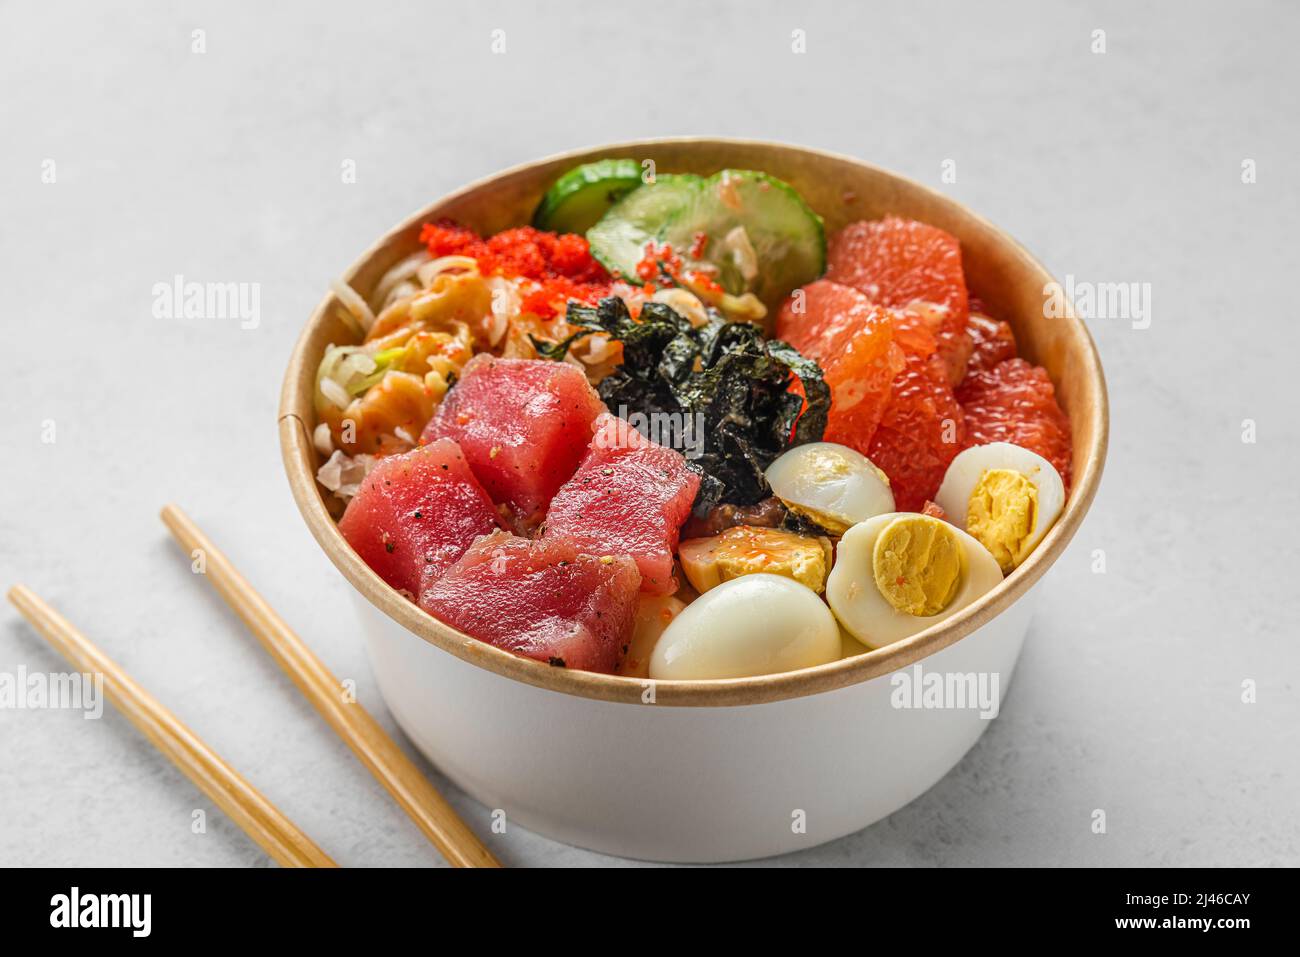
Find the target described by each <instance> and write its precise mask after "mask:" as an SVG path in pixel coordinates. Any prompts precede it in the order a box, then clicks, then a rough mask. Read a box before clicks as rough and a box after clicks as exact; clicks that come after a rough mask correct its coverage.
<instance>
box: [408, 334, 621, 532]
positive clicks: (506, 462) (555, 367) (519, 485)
mask: <svg viewBox="0 0 1300 957" xmlns="http://www.w3.org/2000/svg"><path fill="white" fill-rule="evenodd" d="M603 411H605V404H604V403H603V402H601V401H600V397H599V396H598V395H596V391H595V390H594V389H593V388H592V387H591V386H590V384H588V382H587V377H586V376H585V375H583V374H582V371H581V370H580V369H577V368H575V367H574V366H572V365H569V364H568V363H566V362H549V361H547V360H543V359H498V358H495V357H494V356H490V355H486V354H482V355H479V356H476V357H475V358H474V359H473V360H471V361H470V363H469V364H468V365H466V366H465V368H464V370H463V372H462V374H461V377H460V381H459V382H457V383H456V385H455V387H454V388H453V389H452V390H451V391H450V392H448V393H447V397H446V399H444V400H443V403H442V405H440V406H439V407H438V410H437V412H435V413H434V416H433V418H432V419H430V420H429V424H428V426H427V427H426V428H425V430H424V435H423V436H422V438H421V440H420V441H421V442H432V441H434V440H436V439H440V438H450V439H455V440H456V441H457V442H458V443H459V444H460V447H461V449H462V450H464V452H465V458H466V460H467V461H468V462H469V464H470V468H472V469H473V470H474V474H475V475H476V476H478V480H479V481H480V482H482V483H483V487H484V488H485V489H487V491H488V494H489V495H491V496H492V499H493V501H495V502H497V503H499V504H505V505H507V506H509V508H510V510H511V511H512V512H513V513H514V515H515V517H516V518H517V519H519V520H520V525H521V526H523V527H526V526H527V525H528V524H529V523H531V522H533V521H535V520H536V519H539V518H540V517H541V513H542V512H543V511H544V510H545V508H546V504H547V503H548V502H549V501H550V500H551V496H552V495H554V494H555V491H556V489H558V488H559V487H560V486H561V485H563V484H564V483H565V482H566V481H567V480H568V478H569V476H571V475H572V474H573V470H574V469H575V468H577V467H578V462H579V461H581V459H582V456H583V454H584V453H585V452H586V450H587V444H588V443H589V442H590V441H591V433H592V422H593V421H595V418H596V416H597V415H599V414H600V413H601V412H603Z"/></svg>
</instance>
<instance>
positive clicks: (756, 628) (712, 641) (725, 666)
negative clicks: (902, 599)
mask: <svg viewBox="0 0 1300 957" xmlns="http://www.w3.org/2000/svg"><path fill="white" fill-rule="evenodd" d="M839 657H840V631H839V626H838V625H837V624H836V623H835V616H834V615H833V614H831V611H830V609H829V608H827V607H826V605H825V604H823V602H822V600H821V599H820V598H818V597H817V594H816V593H815V592H814V591H813V590H812V589H811V588H808V587H807V586H805V585H801V584H799V583H798V582H796V581H794V580H793V579H790V578H785V577H783V576H781V575H771V574H767V573H759V574H755V575H744V576H742V577H740V578H733V579H731V580H730V581H725V582H723V583H722V584H720V585H718V586H717V587H715V588H711V589H709V590H708V591H707V592H705V593H704V594H703V595H701V596H700V597H699V598H697V599H695V601H693V602H691V603H690V604H689V605H687V606H686V608H685V609H684V610H683V611H682V612H681V613H680V614H678V615H677V616H676V617H675V618H674V619H673V620H672V622H671V623H670V624H669V625H668V627H667V628H666V629H664V632H663V634H662V635H661V636H660V638H659V641H658V642H657V643H656V644H655V648H654V652H653V653H652V654H651V655H650V677H651V678H653V679H656V680H661V681H670V680H676V679H700V678H748V677H753V676H756V675H770V674H777V673H779V672H783V671H794V670H796V669H798V668H810V667H812V666H813V665H820V664H825V663H827V662H830V661H837V660H838V659H839Z"/></svg>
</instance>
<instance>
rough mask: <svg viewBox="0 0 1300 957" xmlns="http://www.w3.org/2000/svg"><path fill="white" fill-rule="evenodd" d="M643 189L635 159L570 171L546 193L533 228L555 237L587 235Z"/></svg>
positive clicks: (601, 161) (617, 160)
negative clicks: (620, 202) (611, 210)
mask: <svg viewBox="0 0 1300 957" xmlns="http://www.w3.org/2000/svg"><path fill="white" fill-rule="evenodd" d="M640 185H641V165H640V164H639V163H638V162H637V161H636V160H633V159H603V160H597V161H596V162H594V163H585V164H583V165H582V166H578V167H575V168H574V169H571V170H569V171H568V172H567V173H565V174H564V175H563V176H561V177H560V178H559V179H557V180H556V181H555V184H554V185H553V186H552V187H551V188H550V189H548V190H547V191H546V195H545V196H543V197H542V201H541V202H540V203H538V204H537V209H536V210H535V211H534V212H533V225H534V226H536V227H537V228H538V229H546V230H550V231H552V232H556V233H585V232H586V231H587V230H588V229H590V228H591V227H592V226H594V225H595V224H596V221H597V220H598V219H600V217H602V216H604V215H605V211H606V210H607V209H609V208H610V207H611V206H613V205H614V203H616V202H618V200H620V199H621V198H623V197H624V196H626V195H627V194H628V193H630V192H632V190H634V189H636V188H637V187H638V186H640Z"/></svg>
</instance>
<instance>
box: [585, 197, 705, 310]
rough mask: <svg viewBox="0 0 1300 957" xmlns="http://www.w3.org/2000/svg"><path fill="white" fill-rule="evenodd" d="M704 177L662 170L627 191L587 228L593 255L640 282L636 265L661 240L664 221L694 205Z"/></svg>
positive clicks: (607, 265) (624, 277) (630, 278)
mask: <svg viewBox="0 0 1300 957" xmlns="http://www.w3.org/2000/svg"><path fill="white" fill-rule="evenodd" d="M703 184H704V180H703V179H702V178H701V177H699V176H695V175H693V174H691V173H660V174H659V175H658V176H656V177H655V181H654V182H653V183H645V184H643V185H641V186H638V187H637V188H636V189H634V190H632V192H630V193H628V194H627V195H626V196H624V197H623V198H622V199H620V200H619V201H618V202H617V203H615V204H614V205H613V206H611V207H610V208H609V211H608V212H606V213H605V215H604V216H602V217H601V218H600V221H599V222H598V223H596V225H594V226H592V227H591V228H590V229H588V230H587V242H588V243H590V245H591V254H592V256H594V257H595V258H596V260H597V261H598V262H599V263H600V264H601V265H602V266H604V267H605V268H606V269H608V270H609V271H610V272H613V273H619V274H620V275H622V277H623V279H624V280H626V281H627V282H630V283H634V284H635V285H638V286H639V285H641V280H640V278H639V277H638V276H637V274H636V265H637V263H639V262H640V261H641V260H642V259H643V258H644V257H645V247H646V243H648V242H651V241H653V242H656V243H658V242H659V241H660V234H661V233H662V232H663V229H664V226H665V224H666V223H667V222H668V221H669V220H671V219H672V218H673V217H674V216H675V215H676V214H678V213H679V212H681V211H682V210H683V209H684V208H686V207H687V206H689V205H691V204H692V200H693V198H694V196H695V194H696V193H698V192H699V190H700V188H701V187H702V186H703Z"/></svg>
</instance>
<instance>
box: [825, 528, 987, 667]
mask: <svg viewBox="0 0 1300 957" xmlns="http://www.w3.org/2000/svg"><path fill="white" fill-rule="evenodd" d="M1001 581H1002V570H1001V569H1000V568H998V563H997V562H996V561H994V560H993V556H992V555H990V554H989V553H988V552H987V551H986V550H985V549H984V546H982V545H981V544H980V543H979V542H977V541H975V539H973V538H971V536H969V535H967V534H966V533H965V532H963V531H961V530H960V529H958V528H954V527H953V526H952V525H950V524H948V523H947V522H945V521H942V520H940V519H937V518H934V517H932V516H930V515H922V514H920V513H917V512H895V513H893V514H890V515H877V516H876V517H875V518H870V519H868V520H867V521H865V522H861V523H859V524H857V525H854V526H853V527H852V528H850V529H849V530H848V531H847V532H846V533H845V534H844V537H843V538H841V539H840V544H839V548H838V549H837V552H836V560H835V567H834V568H833V569H831V574H830V577H829V578H828V579H827V580H826V600H827V601H828V602H829V603H830V606H831V610H832V611H833V612H834V613H835V617H836V618H838V619H839V622H840V624H841V625H843V626H844V629H845V630H846V631H848V632H849V634H851V635H852V636H853V637H854V638H856V639H857V640H858V641H860V642H862V643H863V644H864V645H866V646H867V647H869V648H880V647H883V646H884V645H888V644H891V643H893V642H895V641H899V640H901V639H903V638H907V637H909V636H911V635H914V634H916V633H917V632H919V631H924V630H925V629H926V628H929V627H930V626H931V625H934V624H937V623H939V622H941V621H943V620H944V619H946V618H950V617H952V616H953V615H955V614H956V613H957V612H959V611H961V610H962V609H963V608H965V607H966V606H967V605H969V604H970V603H971V602H973V601H975V600H976V599H977V598H979V597H980V596H981V595H983V594H984V593H985V592H987V591H989V590H990V589H992V588H994V587H995V586H996V585H997V584H998V583H999V582H1001Z"/></svg>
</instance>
